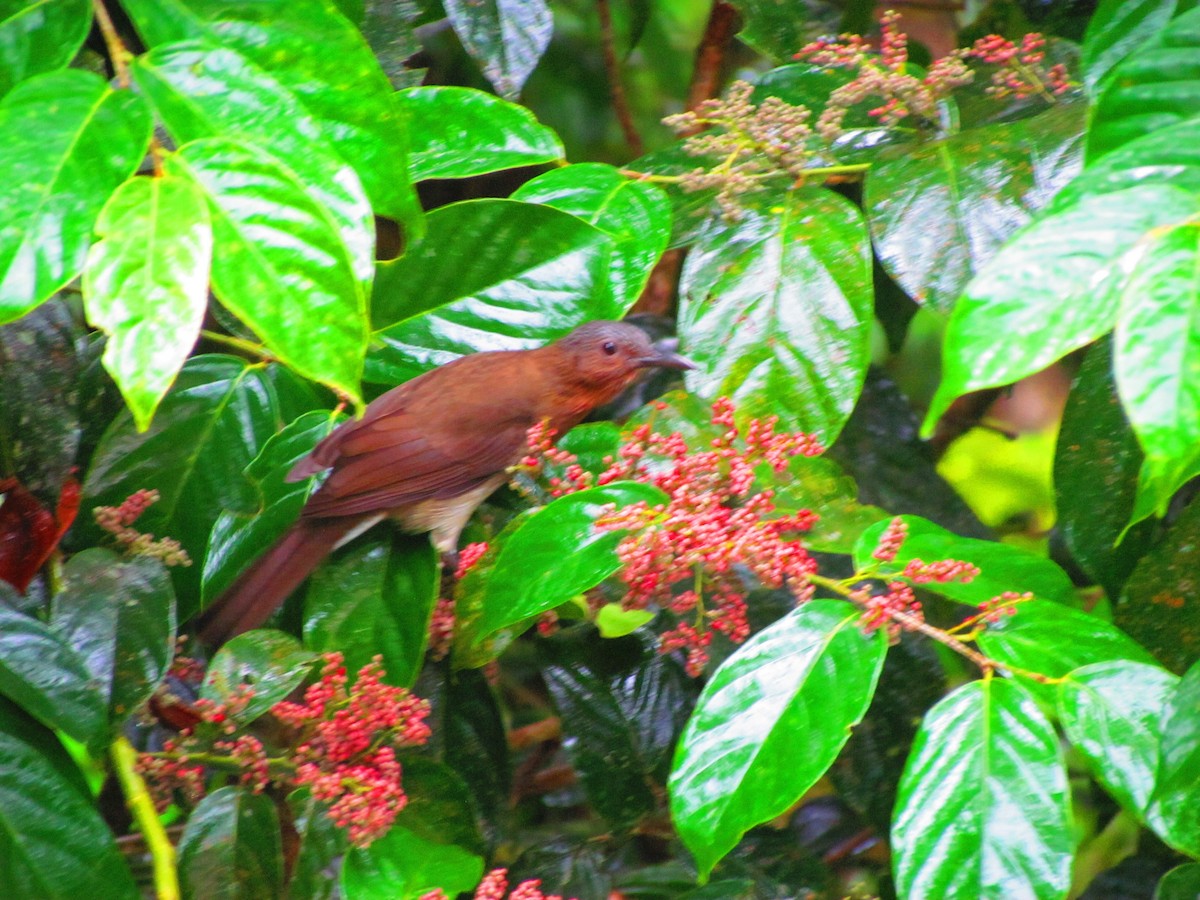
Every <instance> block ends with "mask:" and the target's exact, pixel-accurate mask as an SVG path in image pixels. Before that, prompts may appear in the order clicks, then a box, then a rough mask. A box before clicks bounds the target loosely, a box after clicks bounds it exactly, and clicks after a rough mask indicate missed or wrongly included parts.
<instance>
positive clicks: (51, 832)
mask: <svg viewBox="0 0 1200 900" xmlns="http://www.w3.org/2000/svg"><path fill="white" fill-rule="evenodd" d="M0 894H2V895H3V896H5V897H12V898H14V900H17V898H30V900H33V898H37V900H78V898H79V897H82V896H87V897H89V898H93V900H135V898H137V897H139V896H141V894H140V893H139V892H138V890H137V887H136V886H135V885H134V883H133V878H132V877H131V876H130V874H129V869H128V867H126V865H125V862H124V860H123V859H122V857H121V854H120V852H119V851H118V850H117V845H116V842H115V841H114V840H113V836H112V832H111V831H109V829H108V826H107V825H106V824H105V823H104V820H103V819H101V818H100V814H99V813H98V812H97V810H96V805H95V804H94V803H93V802H92V798H91V796H90V795H89V793H88V789H87V786H86V785H85V784H84V783H83V779H82V778H81V777H80V773H79V769H78V768H77V767H76V765H75V763H74V761H73V760H72V759H71V757H70V756H68V755H67V752H66V751H65V750H64V749H63V746H62V744H60V743H59V742H58V740H57V738H55V736H54V735H53V733H51V732H50V731H48V730H46V729H45V728H43V727H42V726H41V725H39V724H38V723H37V722H35V721H33V719H31V718H29V717H28V716H27V715H25V714H24V713H23V712H21V710H20V709H18V708H17V707H16V706H15V705H14V704H13V703H11V702H10V701H9V700H7V699H5V698H4V697H0Z"/></svg>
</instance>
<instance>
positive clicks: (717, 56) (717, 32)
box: [686, 0, 737, 130]
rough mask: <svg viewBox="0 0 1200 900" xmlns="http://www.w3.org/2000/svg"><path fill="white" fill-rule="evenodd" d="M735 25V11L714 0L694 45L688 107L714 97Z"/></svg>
mask: <svg viewBox="0 0 1200 900" xmlns="http://www.w3.org/2000/svg"><path fill="white" fill-rule="evenodd" d="M736 24H737V10H736V9H734V8H733V6H731V5H730V4H728V3H725V2H723V0H717V2H715V3H714V4H713V6H712V11H711V12H710V13H709V14H708V24H707V25H705V26H704V36H703V37H701V38H700V46H699V47H697V48H696V68H695V70H694V71H693V72H692V83H691V84H690V85H689V86H688V93H687V103H686V107H687V109H696V107H698V106H699V105H700V104H701V103H703V102H704V101H705V100H708V99H709V98H710V97H715V96H717V89H718V87H719V85H720V81H721V69H722V64H723V63H724V62H725V48H726V47H727V46H729V40H730V38H732V37H733V31H734V27H735V25H736ZM697 130H699V129H697Z"/></svg>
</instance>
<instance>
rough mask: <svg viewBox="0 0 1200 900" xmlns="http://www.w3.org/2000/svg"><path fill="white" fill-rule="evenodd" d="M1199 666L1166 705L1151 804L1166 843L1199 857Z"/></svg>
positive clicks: (1191, 671) (1195, 665)
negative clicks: (1156, 779) (1160, 751)
mask: <svg viewBox="0 0 1200 900" xmlns="http://www.w3.org/2000/svg"><path fill="white" fill-rule="evenodd" d="M1197 709H1200V663H1196V664H1194V665H1193V666H1192V667H1191V668H1190V669H1188V671H1187V673H1186V674H1185V675H1184V676H1183V679H1182V680H1181V681H1180V682H1179V687H1178V688H1177V689H1176V690H1175V693H1174V695H1173V696H1172V697H1170V699H1169V700H1168V702H1167V707H1166V709H1165V711H1164V715H1165V719H1166V722H1165V725H1164V727H1163V735H1162V753H1161V757H1160V761H1159V767H1158V783H1157V785H1156V786H1155V789H1154V796H1153V798H1152V800H1151V802H1152V803H1153V804H1154V807H1153V813H1154V814H1155V815H1156V816H1157V817H1158V818H1159V819H1160V820H1161V823H1162V832H1161V834H1162V836H1163V839H1164V840H1166V842H1167V843H1168V844H1170V845H1171V846H1173V847H1176V848H1178V849H1179V850H1182V851H1184V852H1185V853H1187V854H1188V855H1190V856H1193V857H1195V856H1200V716H1197V715H1196V710H1197Z"/></svg>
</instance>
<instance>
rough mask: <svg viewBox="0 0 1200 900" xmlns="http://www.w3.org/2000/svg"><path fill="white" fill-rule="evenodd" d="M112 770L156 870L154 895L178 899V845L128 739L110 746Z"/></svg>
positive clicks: (164, 899)
mask: <svg viewBox="0 0 1200 900" xmlns="http://www.w3.org/2000/svg"><path fill="white" fill-rule="evenodd" d="M109 756H110V758H111V759H112V763H113V771H114V772H115V773H116V776H117V781H118V782H119V783H120V785H121V790H122V792H123V793H124V794H125V805H126V806H127V807H129V812H130V813H132V814H133V819H134V821H135V822H137V826H138V830H139V831H141V833H142V837H143V838H144V839H145V841H146V849H147V850H148V851H149V853H150V860H151V864H152V866H153V869H154V892H155V895H156V896H157V897H158V900H179V897H180V892H179V873H178V871H177V870H176V867H175V845H174V844H172V843H171V839H170V838H169V837H168V836H167V831H166V829H165V828H163V824H162V821H161V820H160V819H159V818H158V813H157V812H156V811H155V809H154V801H153V800H151V799H150V792H149V791H147V790H146V782H145V781H143V780H142V776H141V775H140V774H138V771H137V751H136V750H134V749H133V744H131V743H129V739H128V738H124V737H119V738H117V739H116V740H115V741H113V743H112V745H111V746H110V747H109Z"/></svg>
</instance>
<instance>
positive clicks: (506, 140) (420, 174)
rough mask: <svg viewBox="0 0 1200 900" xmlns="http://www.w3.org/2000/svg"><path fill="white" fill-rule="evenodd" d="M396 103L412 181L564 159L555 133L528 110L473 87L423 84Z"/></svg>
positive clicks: (564, 152)
mask: <svg viewBox="0 0 1200 900" xmlns="http://www.w3.org/2000/svg"><path fill="white" fill-rule="evenodd" d="M396 99H397V100H398V101H399V103H400V108H401V109H403V110H404V112H405V114H406V115H407V116H408V123H409V133H410V134H411V138H410V144H409V152H408V177H409V178H410V179H412V180H413V181H424V180H425V179H427V178H471V177H473V176H475V175H486V174H488V173H489V172H499V171H502V170H504V169H512V168H515V167H517V166H534V165H540V164H542V163H550V162H555V161H556V160H560V159H562V158H563V157H564V156H565V155H566V151H565V150H563V145H562V141H560V140H559V139H558V135H556V134H555V133H554V131H553V129H550V128H547V127H546V126H545V125H543V124H542V123H540V122H539V121H538V120H537V118H536V117H535V116H534V115H533V113H532V112H530V111H529V110H528V109H526V108H525V107H523V106H518V105H517V104H516V103H509V102H508V101H507V100H502V99H500V98H499V97H495V96H493V95H491V94H486V93H484V92H483V91H477V90H475V89H474V88H465V87H454V86H452V85H428V86H425V87H414V88H409V89H408V90H405V91H401V92H400V93H399V94H397V95H396Z"/></svg>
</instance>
